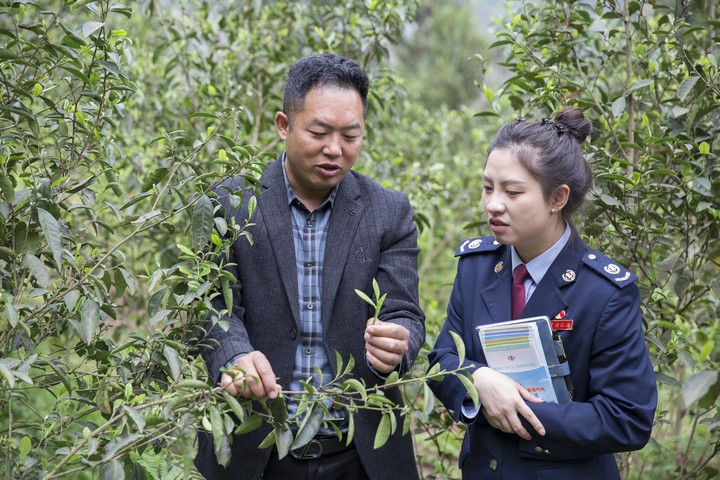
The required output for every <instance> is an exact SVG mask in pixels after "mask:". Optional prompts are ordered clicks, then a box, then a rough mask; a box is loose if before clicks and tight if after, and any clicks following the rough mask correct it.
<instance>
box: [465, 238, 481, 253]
mask: <svg viewBox="0 0 720 480" xmlns="http://www.w3.org/2000/svg"><path fill="white" fill-rule="evenodd" d="M481 244H482V240H480V239H479V238H478V239H476V240H473V241H472V242H470V245H468V248H469V249H470V250H475V249H476V248H478V247H479V246H480V245H481Z"/></svg>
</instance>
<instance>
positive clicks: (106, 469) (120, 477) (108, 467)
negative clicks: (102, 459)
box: [100, 460, 125, 480]
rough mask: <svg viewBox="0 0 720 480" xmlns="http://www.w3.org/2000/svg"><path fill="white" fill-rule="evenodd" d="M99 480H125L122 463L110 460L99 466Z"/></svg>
mask: <svg viewBox="0 0 720 480" xmlns="http://www.w3.org/2000/svg"><path fill="white" fill-rule="evenodd" d="M100 480H125V470H124V469H123V466H122V462H120V461H119V460H111V461H109V462H107V463H103V464H102V465H100Z"/></svg>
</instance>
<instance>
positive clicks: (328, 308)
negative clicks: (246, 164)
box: [195, 160, 425, 480]
mask: <svg viewBox="0 0 720 480" xmlns="http://www.w3.org/2000/svg"><path fill="white" fill-rule="evenodd" d="M261 182H262V187H261V192H260V194H259V195H258V196H257V210H256V212H255V214H254V215H253V217H252V218H251V219H250V221H251V223H252V226H250V228H249V232H250V233H251V234H252V237H253V241H254V242H253V244H252V245H251V244H250V242H249V241H248V239H247V238H245V237H240V238H238V239H237V240H236V241H235V243H234V245H233V248H232V252H231V256H230V258H228V259H227V260H228V261H229V262H230V263H232V264H235V265H234V266H232V267H229V268H228V269H229V271H230V272H231V273H232V274H233V275H234V276H235V278H236V279H237V283H235V284H234V285H233V286H232V292H233V311H232V314H231V315H229V316H228V317H226V318H225V319H224V320H225V321H227V322H228V324H229V329H228V330H227V331H224V330H223V329H222V328H220V327H218V326H215V327H214V328H211V329H210V332H209V342H208V343H209V344H210V346H209V347H208V348H205V349H203V351H202V355H203V358H204V360H205V362H206V364H207V368H208V371H209V373H210V375H211V378H215V379H219V378H220V369H221V368H222V367H223V366H224V365H225V364H226V363H227V362H228V361H230V360H231V359H232V358H233V357H234V356H235V355H237V354H238V353H241V352H250V351H253V350H259V351H261V352H262V353H264V354H265V356H266V357H267V358H268V360H269V361H270V363H271V365H272V367H273V370H274V371H275V374H276V375H277V376H278V377H279V383H280V384H281V385H284V386H286V385H290V378H291V374H292V370H293V364H294V359H295V349H296V345H297V342H298V331H299V314H298V302H297V298H298V294H297V291H298V286H297V272H296V267H295V250H294V245H293V237H292V224H291V218H290V207H289V205H288V201H287V192H286V189H285V183H284V179H283V172H282V164H281V162H280V161H279V160H276V161H274V162H272V163H270V165H269V166H268V168H267V170H266V172H265V175H264V176H263V177H262V179H261ZM243 188H244V180H243V179H242V178H241V177H235V178H231V179H229V180H227V181H225V182H224V183H223V184H222V185H221V186H220V187H219V188H218V189H217V190H216V192H217V194H218V196H219V199H218V203H219V204H220V206H221V207H222V208H221V209H220V212H219V214H221V215H224V216H225V218H226V220H227V221H228V224H229V223H230V221H231V219H233V218H234V219H235V222H236V223H238V224H240V225H244V224H245V221H246V220H247V218H248V214H247V204H248V200H249V198H250V196H251V195H249V194H247V195H245V198H244V200H243V202H242V204H241V205H240V206H239V207H238V208H233V207H232V206H231V204H230V202H229V199H228V191H238V190H241V189H243ZM328 228H329V230H328V236H327V244H326V249H325V259H324V268H323V281H322V295H323V298H322V313H321V318H322V323H323V334H324V340H325V348H326V351H327V357H328V359H330V363H331V364H332V368H333V372H334V370H335V365H334V363H335V352H336V351H337V352H339V353H340V354H341V355H342V357H343V359H344V360H345V362H347V360H348V358H349V357H350V355H352V357H353V358H354V359H355V368H354V370H353V371H354V376H355V377H356V378H362V379H363V380H364V381H365V382H366V384H367V385H369V386H370V385H375V384H377V383H379V382H382V380H381V379H380V378H379V377H378V376H377V375H375V374H374V373H373V372H372V371H371V370H370V368H369V367H368V364H367V362H366V361H365V341H364V339H363V334H364V330H365V323H366V321H367V319H368V318H369V317H371V316H372V314H373V312H372V308H371V307H370V305H368V304H367V303H365V302H363V301H362V300H361V299H360V298H359V297H358V296H357V295H356V294H355V289H360V290H362V291H364V292H367V293H370V292H372V279H373V278H376V279H377V281H378V284H379V285H380V289H381V291H382V292H383V293H385V292H387V298H386V300H385V302H384V305H383V309H382V312H381V315H380V319H381V320H382V321H386V322H393V323H397V324H400V325H403V326H404V327H405V328H407V329H408V331H409V332H410V340H409V351H408V353H407V355H406V356H405V359H404V361H403V362H402V365H401V369H402V371H401V372H400V373H403V372H404V371H406V370H407V369H409V368H410V367H411V366H412V364H413V361H414V360H415V358H416V356H417V354H418V352H419V350H420V347H421V346H422V344H423V342H424V339H425V327H424V315H423V312H422V310H421V309H420V306H419V302H418V275H417V258H418V252H419V250H418V247H417V229H416V228H415V224H414V223H413V211H412V208H411V206H410V202H409V201H408V199H407V197H406V196H405V195H403V194H401V193H399V192H397V191H394V190H391V189H387V188H383V187H381V186H380V185H378V184H377V183H376V182H374V181H372V180H371V179H369V178H368V177H366V176H364V175H362V174H359V173H357V172H355V171H350V172H349V173H348V174H347V176H346V177H345V178H344V179H343V181H342V182H341V183H340V186H339V190H338V193H337V196H336V198H335V202H334V204H333V210H332V214H331V217H330V223H329V227H328ZM216 308H217V309H218V310H220V309H223V308H225V307H224V303H223V300H222V296H218V305H216ZM208 326H210V325H208ZM334 373H335V372H334ZM388 396H389V397H390V398H392V399H393V400H394V401H395V402H398V403H401V402H402V399H401V397H400V392H399V391H397V390H395V391H390V392H388ZM398 420H400V421H399V422H398V424H399V428H398V429H397V431H396V432H395V434H394V435H392V436H391V438H390V439H389V441H388V442H387V443H386V444H385V446H383V447H382V448H379V449H377V450H375V449H374V448H373V441H374V436H375V431H376V429H377V427H378V424H379V421H380V415H378V414H376V413H374V412H369V411H361V412H360V413H358V415H357V416H356V418H355V437H354V442H355V445H356V448H357V450H358V454H359V456H360V459H361V461H362V463H363V466H364V468H365V470H366V472H367V474H368V475H369V476H370V478H371V479H372V480H385V479H387V480H396V479H398V478H402V479H415V478H418V474H417V468H416V465H415V459H414V453H413V446H412V439H411V438H410V437H409V436H402V435H401V430H402V428H401V427H400V426H401V425H402V423H401V420H402V419H398ZM269 431H270V426H268V425H264V426H263V427H262V428H260V429H258V430H255V431H253V432H250V433H248V434H245V435H242V436H236V437H235V438H234V439H233V443H232V461H231V463H230V464H229V465H228V467H227V468H223V467H222V466H220V465H218V464H217V462H216V460H215V454H214V450H213V444H212V436H211V435H206V434H199V437H198V440H199V442H198V447H199V449H198V454H197V457H196V460H195V463H196V465H197V467H198V469H199V470H200V472H201V473H202V474H203V475H205V477H206V478H208V479H226V478H232V479H243V480H244V479H248V480H250V479H252V480H254V479H258V478H261V476H262V472H263V470H264V468H265V466H266V465H267V462H268V460H269V458H270V455H271V454H273V455H276V453H275V452H273V450H272V449H262V450H261V449H258V448H257V447H258V445H259V444H260V443H261V441H262V440H263V438H265V436H266V435H267V434H268V432H269Z"/></svg>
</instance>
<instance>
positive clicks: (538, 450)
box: [535, 446, 543, 453]
mask: <svg viewBox="0 0 720 480" xmlns="http://www.w3.org/2000/svg"><path fill="white" fill-rule="evenodd" d="M535 451H536V452H537V453H543V448H542V447H540V446H538V447H535Z"/></svg>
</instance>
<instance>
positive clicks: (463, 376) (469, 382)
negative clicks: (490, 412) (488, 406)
mask: <svg viewBox="0 0 720 480" xmlns="http://www.w3.org/2000/svg"><path fill="white" fill-rule="evenodd" d="M457 377H458V378H459V379H460V381H461V382H462V384H463V385H464V386H465V390H467V393H468V395H470V398H471V399H472V401H473V405H475V406H477V405H478V404H479V403H480V398H479V397H478V392H477V388H475V384H474V383H473V379H472V376H470V375H469V374H468V373H467V372H459V373H457Z"/></svg>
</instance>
